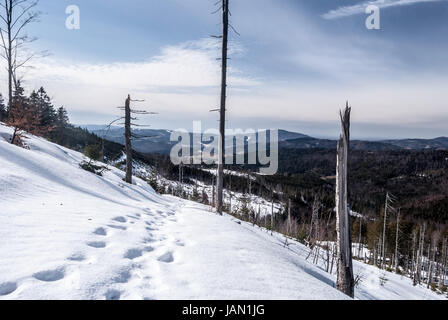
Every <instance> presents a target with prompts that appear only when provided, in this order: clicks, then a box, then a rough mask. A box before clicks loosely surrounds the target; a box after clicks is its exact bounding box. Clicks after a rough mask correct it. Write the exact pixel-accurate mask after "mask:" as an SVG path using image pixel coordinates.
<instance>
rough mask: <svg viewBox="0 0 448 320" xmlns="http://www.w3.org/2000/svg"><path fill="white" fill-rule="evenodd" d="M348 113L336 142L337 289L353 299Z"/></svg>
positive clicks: (349, 109)
mask: <svg viewBox="0 0 448 320" xmlns="http://www.w3.org/2000/svg"><path fill="white" fill-rule="evenodd" d="M350 113H351V108H350V107H349V106H348V102H347V106H346V108H345V110H344V112H343V113H342V112H341V115H340V116H341V122H342V134H341V137H340V139H339V141H338V149H337V170H336V217H337V219H336V220H337V223H336V229H337V236H338V240H337V243H338V268H337V273H338V276H337V289H338V290H339V291H341V292H343V293H345V294H346V295H348V296H350V297H352V298H353V297H354V294H355V291H354V277H353V261H352V240H351V228H350V215H349V212H348V204H347V192H348V190H347V158H348V151H349V143H350Z"/></svg>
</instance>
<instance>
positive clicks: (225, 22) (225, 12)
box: [216, 0, 229, 214]
mask: <svg viewBox="0 0 448 320" xmlns="http://www.w3.org/2000/svg"><path fill="white" fill-rule="evenodd" d="M222 27H223V31H222V58H221V63H222V68H221V106H220V111H219V112H220V119H219V152H218V158H219V159H218V176H217V179H216V188H217V189H216V192H217V194H216V211H217V212H218V213H220V214H222V208H223V184H224V161H225V151H224V150H225V149H224V148H225V145H224V140H225V131H226V98H227V47H228V35H229V0H222Z"/></svg>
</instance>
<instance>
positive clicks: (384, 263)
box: [381, 193, 389, 269]
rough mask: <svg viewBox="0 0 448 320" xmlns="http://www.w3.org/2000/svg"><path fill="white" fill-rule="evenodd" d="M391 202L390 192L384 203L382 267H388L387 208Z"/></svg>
mask: <svg viewBox="0 0 448 320" xmlns="http://www.w3.org/2000/svg"><path fill="white" fill-rule="evenodd" d="M388 202H389V193H387V194H386V203H385V205H384V220H383V236H382V243H381V268H383V269H384V268H385V267H386V221H387V208H388Z"/></svg>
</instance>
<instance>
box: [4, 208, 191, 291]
mask: <svg viewBox="0 0 448 320" xmlns="http://www.w3.org/2000/svg"><path fill="white" fill-rule="evenodd" d="M143 214H144V215H146V216H148V217H151V218H152V220H150V221H145V225H146V227H145V228H146V230H147V231H148V236H147V237H146V238H144V239H143V240H142V243H143V244H144V245H146V246H143V247H142V248H130V249H128V250H127V251H126V252H125V253H124V254H123V258H124V259H128V260H130V261H132V260H134V259H137V258H139V257H142V256H143V255H144V254H145V253H149V252H152V251H154V250H155V249H154V247H152V246H149V244H154V243H155V242H156V241H157V242H161V241H164V240H166V238H165V237H161V238H159V239H154V238H153V236H152V233H151V232H153V231H157V230H158V227H160V226H162V225H163V222H161V221H160V219H161V218H166V219H168V220H170V221H176V220H175V218H174V215H175V212H174V211H168V212H162V211H160V210H158V211H156V214H154V213H153V211H152V210H151V209H149V208H148V209H145V210H144V213H143ZM141 219H142V215H141V214H139V213H137V214H135V215H128V216H126V217H123V216H118V217H115V218H113V219H111V223H110V224H108V225H107V226H106V227H99V228H97V229H95V230H94V231H93V234H94V235H95V236H98V237H99V239H98V240H94V241H89V242H87V243H86V245H87V246H89V247H91V248H93V249H98V250H100V249H104V248H107V242H106V241H102V240H101V238H107V236H108V235H109V232H108V228H110V229H114V230H117V231H127V230H128V227H127V226H126V225H125V224H126V223H129V224H135V222H136V221H138V220H141ZM175 244H176V245H177V246H184V245H185V244H184V243H183V242H182V241H180V240H177V241H176V242H175ZM67 260H68V261H72V262H82V261H85V260H86V257H85V255H84V254H82V253H74V254H73V255H71V256H69V257H68V258H67ZM157 261H159V262H160V263H172V262H174V256H173V252H171V251H168V252H165V253H164V254H162V255H161V256H159V257H158V258H157ZM133 267H135V265H131V267H130V268H124V269H122V270H120V271H119V272H118V273H117V275H116V276H115V277H114V278H113V279H112V281H113V282H114V283H127V282H128V281H129V280H130V279H131V270H132V268H133ZM65 273H66V271H65V268H64V267H60V268H56V269H54V270H44V271H40V272H36V273H34V274H33V275H32V277H33V278H34V279H36V280H39V281H42V282H56V281H59V280H62V279H64V277H65V275H66V274H65ZM17 289H18V284H17V283H16V282H4V283H0V296H7V295H10V294H11V293H13V292H14V291H16V290H17ZM120 297H121V292H120V291H118V290H115V289H110V290H108V291H107V292H106V293H105V298H106V299H107V300H119V299H120Z"/></svg>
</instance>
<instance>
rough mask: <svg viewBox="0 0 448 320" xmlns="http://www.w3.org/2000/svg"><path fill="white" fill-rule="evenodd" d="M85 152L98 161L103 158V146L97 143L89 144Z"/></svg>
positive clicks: (87, 155)
mask: <svg viewBox="0 0 448 320" xmlns="http://www.w3.org/2000/svg"><path fill="white" fill-rule="evenodd" d="M84 154H85V156H86V157H88V158H90V159H92V160H95V161H98V160H100V158H101V148H100V146H98V145H96V144H90V145H87V146H86V147H85V148H84Z"/></svg>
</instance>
